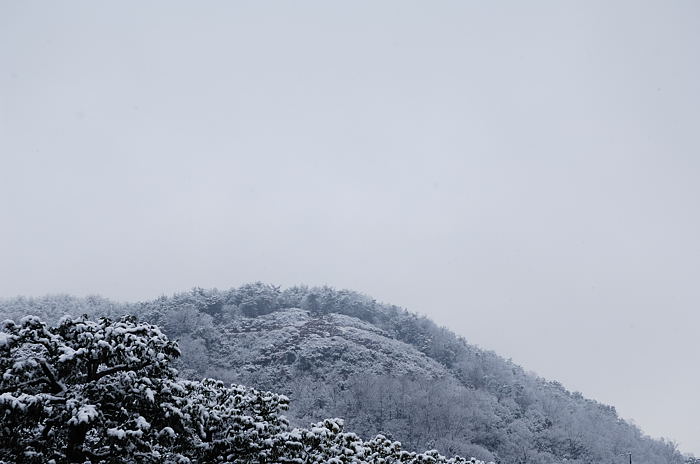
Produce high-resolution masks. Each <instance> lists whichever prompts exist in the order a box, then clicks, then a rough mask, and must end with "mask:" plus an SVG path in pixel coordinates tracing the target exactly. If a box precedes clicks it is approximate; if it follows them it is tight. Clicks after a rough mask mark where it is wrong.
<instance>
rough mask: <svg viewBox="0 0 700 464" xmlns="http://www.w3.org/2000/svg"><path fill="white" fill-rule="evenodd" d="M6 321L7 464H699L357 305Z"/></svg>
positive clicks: (458, 346)
mask: <svg viewBox="0 0 700 464" xmlns="http://www.w3.org/2000/svg"><path fill="white" fill-rule="evenodd" d="M30 314H31V315H34V316H35V317H26V316H27V315H30ZM66 314H68V315H71V317H64V315H66ZM124 315H129V316H127V317H126V318H123V317H122V316H124ZM102 317H104V318H109V319H100V318H102ZM0 319H8V321H6V322H5V323H4V326H3V329H2V335H0V354H1V355H2V360H1V361H0V362H1V363H2V364H1V365H0V369H1V370H2V372H3V377H2V380H1V382H2V383H1V384H0V392H1V396H0V398H1V401H0V414H1V415H2V419H3V421H2V429H1V431H0V433H2V439H3V443H5V445H4V447H3V452H2V453H3V454H1V455H0V456H1V459H2V460H4V461H6V462H49V461H50V460H52V459H53V460H54V462H57V463H58V462H84V461H88V460H89V461H91V462H188V460H189V462H290V463H291V462H299V463H301V462H465V461H463V460H461V458H454V460H448V459H447V458H444V457H443V455H448V456H453V455H460V456H467V457H471V456H474V457H475V458H477V459H480V460H485V461H495V462H503V463H522V464H524V463H554V462H573V463H612V464H614V463H617V462H620V463H621V462H622V461H623V460H624V455H625V453H628V452H631V453H632V454H633V456H634V458H635V462H637V463H650V464H651V463H681V462H683V460H684V457H683V456H682V455H681V454H680V453H679V451H678V450H677V449H676V446H675V444H674V443H673V442H670V441H663V440H654V439H651V438H649V437H647V436H645V435H644V434H643V433H642V432H641V431H640V430H639V429H638V428H637V427H635V426H634V425H631V424H629V423H627V422H625V421H623V420H622V419H620V418H619V417H618V415H617V413H616V411H615V409H614V408H613V407H611V406H607V405H603V404H600V403H597V402H595V401H592V400H589V399H586V398H585V397H584V396H583V395H581V394H580V393H572V392H569V391H567V390H566V389H565V388H564V387H563V386H562V385H560V384H559V383H557V382H553V381H548V380H545V379H542V378H538V377H536V376H535V375H533V374H529V373H527V372H526V371H524V370H523V369H522V368H521V367H519V366H517V365H515V364H513V363H512V362H510V361H507V360H505V359H503V358H501V357H499V356H498V355H496V354H495V353H492V352H488V351H484V350H482V349H479V348H478V347H475V346H473V345H470V344H469V343H468V342H467V340H465V339H463V338H461V337H458V336H456V335H455V334H453V333H452V332H450V331H449V330H446V329H444V328H441V327H438V326H436V325H435V324H434V323H432V322H431V321H430V320H428V319H426V318H424V317H420V316H417V315H415V314H412V313H410V312H408V311H406V310H404V309H402V308H399V307H396V306H392V305H386V304H380V303H378V302H376V301H374V300H373V299H372V298H370V297H368V296H366V295H362V294H359V293H356V292H352V291H347V290H335V289H332V288H328V287H321V288H309V287H305V286H300V287H292V288H288V289H284V290H283V289H281V288H279V287H276V286H272V285H266V284H262V283H255V284H249V285H245V286H243V287H240V288H233V289H230V290H226V291H219V290H204V289H200V288H195V289H193V290H192V291H189V292H185V293H181V294H177V295H174V296H172V297H161V298H158V299H156V300H153V301H146V302H140V303H128V304H126V303H125V304H122V303H115V302H112V301H109V300H106V299H104V298H101V297H88V298H76V297H71V296H51V297H45V298H16V299H12V300H4V301H2V302H0ZM137 321H141V322H137ZM47 324H48V325H47ZM161 330H162V332H161ZM205 377H206V378H213V379H217V380H201V379H202V378H205ZM231 383H233V384H234V386H232V387H227V386H225V385H228V384H231ZM237 385H247V386H245V387H244V386H237ZM266 390H270V391H273V392H275V393H267V392H265V391H266ZM288 398H289V400H288ZM290 400H291V401H290ZM283 413H284V415H283ZM333 417H339V418H342V420H341V419H328V418H333ZM343 420H344V426H343ZM309 424H313V425H311V426H310V425H309ZM345 430H347V432H346V431H345ZM398 442H401V443H402V444H401V445H399V443H398ZM429 449H434V450H437V451H431V452H429V453H425V454H421V453H417V450H429ZM20 451H21V452H20ZM439 453H442V454H439Z"/></svg>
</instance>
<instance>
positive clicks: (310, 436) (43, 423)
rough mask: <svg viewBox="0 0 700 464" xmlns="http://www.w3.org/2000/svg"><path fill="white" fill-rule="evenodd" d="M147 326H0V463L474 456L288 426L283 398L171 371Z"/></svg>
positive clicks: (28, 322) (435, 462)
mask: <svg viewBox="0 0 700 464" xmlns="http://www.w3.org/2000/svg"><path fill="white" fill-rule="evenodd" d="M179 354H180V352H179V349H178V347H177V344H176V343H175V342H172V341H170V340H168V338H167V337H166V336H165V335H164V334H163V333H162V332H161V331H160V329H159V328H158V327H156V326H154V325H149V324H143V323H138V322H137V321H136V320H135V318H133V317H130V316H126V317H122V318H121V319H120V320H118V321H112V320H110V319H106V318H103V319H100V320H99V321H90V320H88V319H87V318H75V319H74V318H70V317H66V318H62V319H61V321H60V322H59V324H58V326H57V327H48V326H47V325H46V324H45V323H44V322H42V321H41V320H40V319H39V318H36V317H31V316H30V317H25V318H22V320H21V321H20V323H19V324H16V323H15V322H13V321H9V320H8V321H5V322H3V323H2V332H0V372H2V377H1V379H0V440H2V443H3V445H2V448H0V463H1V462H4V463H20V462H22V463H24V462H26V463H43V462H53V463H55V464H59V463H73V462H77V463H86V462H90V463H93V464H97V463H106V464H107V463H135V462H139V463H141V462H145V463H176V462H177V463H283V464H287V463H288V464H304V463H334V464H341V463H407V464H419V463H421V464H423V463H425V464H427V463H431V464H442V463H454V464H460V463H468V462H469V463H475V462H476V461H475V460H473V459H472V460H465V459H463V458H460V457H455V458H451V459H447V458H445V457H444V456H442V455H440V454H438V453H437V451H428V452H426V453H415V452H407V451H404V450H402V449H401V444H400V443H398V442H394V441H391V440H388V439H387V438H385V437H384V436H382V435H378V436H377V437H375V438H373V439H371V440H369V441H365V442H363V441H362V440H361V439H360V438H359V437H358V436H357V435H355V434H353V433H348V432H344V431H343V421H342V420H340V419H327V420H325V421H323V422H320V423H317V424H314V425H312V426H311V427H310V428H308V429H305V428H293V429H292V428H290V426H289V422H288V421H287V419H286V418H285V416H284V415H283V414H282V412H284V411H285V410H286V409H287V407H288V404H289V400H288V398H287V397H286V396H284V395H278V394H275V393H270V392H262V391H257V390H254V389H252V388H248V387H244V386H240V385H232V386H226V385H224V384H223V382H220V381H217V380H212V379H204V380H202V381H191V380H180V379H178V378H176V375H177V372H176V371H175V369H173V368H172V367H171V363H172V361H173V360H174V358H176V357H177V356H179Z"/></svg>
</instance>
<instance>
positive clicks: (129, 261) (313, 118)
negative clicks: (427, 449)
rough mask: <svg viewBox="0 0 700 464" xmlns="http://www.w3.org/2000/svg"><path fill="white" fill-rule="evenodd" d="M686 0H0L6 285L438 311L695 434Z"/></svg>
mask: <svg viewBox="0 0 700 464" xmlns="http://www.w3.org/2000/svg"><path fill="white" fill-rule="evenodd" d="M699 46H700V3H698V2H694V1H658V2H640V1H629V2H627V1H619V2H610V1H607V0H605V1H598V2H594V1H579V2H558V1H556V2H555V1H552V2H527V4H526V2H512V3H507V2H506V3H497V2H462V1H459V2H435V1H424V2H409V1H403V0H402V1H384V2H376V1H366V2H365V1H352V2H343V3H341V2H325V1H324V2H255V1H253V2H213V1H209V2H189V3H180V2H174V1H167V2H166V1H163V2H142V1H124V0H120V1H118V2H110V3H107V2H93V1H85V2H75V1H67V2H51V1H46V2H32V1H9V0H0V296H3V297H10V296H15V295H20V294H23V295H43V294H46V293H57V292H66V293H72V294H77V295H86V294H102V295H105V296H108V297H111V298H114V299H118V300H137V299H147V298H153V297H156V296H158V295H160V294H170V293H172V292H176V291H183V290H187V289H189V288H191V287H192V286H195V285H198V286H201V287H218V288H228V287H231V286H238V285H240V284H242V283H246V282H251V281H256V280H262V281H265V282H270V283H276V284H280V285H283V286H288V285H293V284H297V283H307V284H311V285H314V284H329V285H333V286H336V287H341V288H352V289H355V290H359V291H362V292H366V293H369V294H370V295H372V296H374V297H375V298H377V299H378V300H381V301H384V302H388V303H394V304H399V305H402V306H404V307H406V308H408V309H411V310H413V311H417V312H420V313H423V314H427V315H429V316H430V317H432V318H433V319H434V320H436V321H437V322H438V323H441V324H445V325H447V326H448V327H450V328H451V329H453V330H455V331H456V332H458V333H459V334H461V335H464V336H465V337H466V338H467V339H468V340H469V341H471V342H473V343H476V344H478V345H480V346H482V347H484V348H488V349H492V350H495V351H497V352H498V353H500V354H502V355H504V356H505V357H512V358H513V360H514V361H516V362H517V363H519V364H521V365H523V366H524V367H525V368H526V369H528V370H532V371H535V372H537V373H538V374H540V375H543V376H545V377H547V378H550V379H556V380H559V381H561V382H562V383H563V384H564V385H565V386H567V387H568V388H570V389H572V390H580V391H582V392H583V393H584V394H585V395H586V396H588V397H592V398H595V399H597V400H599V401H602V402H604V403H608V404H612V405H614V406H616V407H617V409H618V412H620V414H621V415H622V416H623V417H625V418H628V419H633V420H634V422H635V423H637V424H638V425H639V426H640V427H641V428H642V429H643V430H644V431H646V432H647V433H649V434H651V435H652V436H657V437H658V436H665V437H669V438H672V439H674V440H676V441H678V442H679V443H680V444H681V449H682V450H683V451H686V452H689V451H692V452H695V453H696V454H700V434H699V433H698V418H700V396H699V395H698V392H699V391H700V370H699V369H698V366H699V363H698V361H699V359H700V342H699V340H700V337H699V334H700V331H699V325H700V311H699V310H700V305H699V304H700V139H699V137H700V127H699V126H700V91H699V89H700V51H699Z"/></svg>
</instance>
